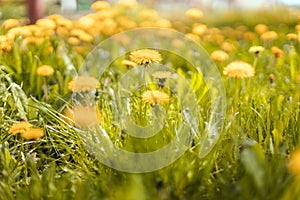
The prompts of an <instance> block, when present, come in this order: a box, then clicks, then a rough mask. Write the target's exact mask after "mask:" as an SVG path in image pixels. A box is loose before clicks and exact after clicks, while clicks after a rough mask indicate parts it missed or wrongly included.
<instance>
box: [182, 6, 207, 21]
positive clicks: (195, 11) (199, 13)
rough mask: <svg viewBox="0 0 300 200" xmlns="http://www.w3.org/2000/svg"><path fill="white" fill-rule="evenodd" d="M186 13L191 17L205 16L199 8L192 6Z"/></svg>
mask: <svg viewBox="0 0 300 200" xmlns="http://www.w3.org/2000/svg"><path fill="white" fill-rule="evenodd" d="M185 15H186V16H187V17H188V18H190V19H200V18H201V17H202V16H203V13H202V11H201V10H200V9H198V8H191V9H189V10H187V11H186V13H185Z"/></svg>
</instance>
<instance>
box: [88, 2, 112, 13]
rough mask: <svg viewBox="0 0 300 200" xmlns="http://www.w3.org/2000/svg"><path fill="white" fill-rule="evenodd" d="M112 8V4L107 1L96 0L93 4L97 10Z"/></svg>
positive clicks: (92, 7)
mask: <svg viewBox="0 0 300 200" xmlns="http://www.w3.org/2000/svg"><path fill="white" fill-rule="evenodd" d="M109 8H110V4H109V3H108V2H106V1H96V2H94V3H93V4H92V5H91V9H92V10H95V11H101V10H106V9H109Z"/></svg>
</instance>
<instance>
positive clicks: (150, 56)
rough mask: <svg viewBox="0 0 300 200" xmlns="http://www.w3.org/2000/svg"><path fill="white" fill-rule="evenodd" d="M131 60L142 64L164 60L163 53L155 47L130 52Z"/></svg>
mask: <svg viewBox="0 0 300 200" xmlns="http://www.w3.org/2000/svg"><path fill="white" fill-rule="evenodd" d="M129 57H130V60H131V61H132V62H135V63H138V64H140V65H147V64H150V63H159V62H160V61H162V57H161V54H160V53H159V52H158V51H156V50H153V49H140V50H136V51H133V52H131V53H130V55H129Z"/></svg>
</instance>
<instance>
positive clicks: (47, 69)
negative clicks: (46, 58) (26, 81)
mask: <svg viewBox="0 0 300 200" xmlns="http://www.w3.org/2000/svg"><path fill="white" fill-rule="evenodd" d="M36 73H37V75H40V76H52V75H53V73H54V69H53V67H51V66H49V65H42V66H39V67H38V68H37V70H36Z"/></svg>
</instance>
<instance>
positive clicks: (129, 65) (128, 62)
mask: <svg viewBox="0 0 300 200" xmlns="http://www.w3.org/2000/svg"><path fill="white" fill-rule="evenodd" d="M122 65H124V66H126V67H127V68H130V67H135V66H136V65H137V64H136V63H135V62H132V61H130V60H122Z"/></svg>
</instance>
